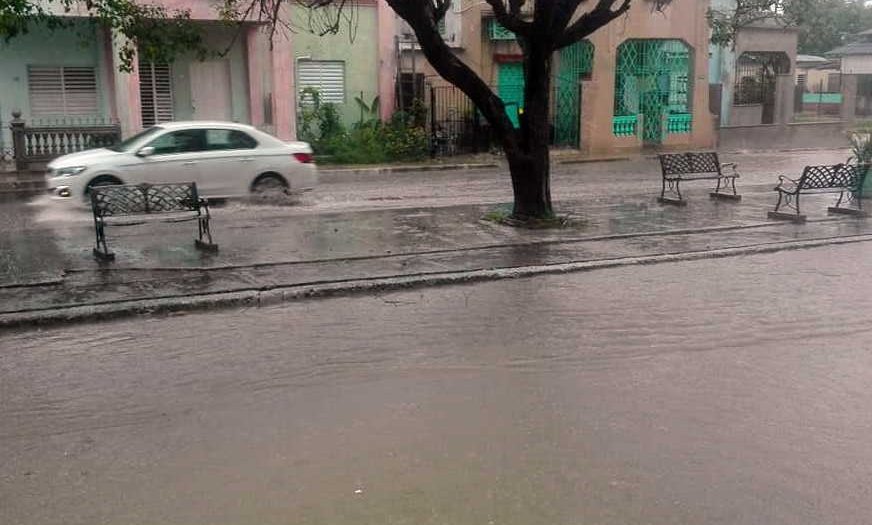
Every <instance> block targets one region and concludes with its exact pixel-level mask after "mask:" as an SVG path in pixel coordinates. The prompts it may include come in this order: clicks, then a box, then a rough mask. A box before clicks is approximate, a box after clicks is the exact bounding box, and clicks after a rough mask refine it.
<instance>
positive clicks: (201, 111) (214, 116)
mask: <svg viewBox="0 0 872 525" xmlns="http://www.w3.org/2000/svg"><path fill="white" fill-rule="evenodd" d="M190 74H191V106H192V108H193V119H194V120H223V121H229V120H230V119H231V116H232V114H233V112H232V111H231V109H232V97H231V89H230V62H229V61H228V60H207V61H205V62H192V63H191V65H190Z"/></svg>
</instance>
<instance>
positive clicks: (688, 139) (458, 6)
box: [391, 0, 714, 152]
mask: <svg viewBox="0 0 872 525" xmlns="http://www.w3.org/2000/svg"><path fill="white" fill-rule="evenodd" d="M532 6H533V2H527V3H525V4H524V7H523V8H522V9H528V10H529V9H531V8H532ZM707 8H708V1H698V0H676V1H674V2H673V3H672V5H671V6H670V8H669V9H667V10H665V12H663V13H662V14H661V13H657V14H656V15H652V12H651V9H652V4H651V3H650V2H634V3H633V4H632V7H631V8H630V10H629V12H628V13H627V16H626V17H622V18H620V19H619V20H617V21H615V22H614V23H612V24H609V25H608V26H606V27H603V28H601V29H600V30H598V31H596V32H595V33H593V34H592V35H590V36H589V37H588V38H587V39H586V40H583V41H581V42H578V43H576V44H574V45H572V46H569V47H567V48H564V49H561V50H560V51H558V52H557V53H555V55H554V57H553V60H554V67H553V71H554V73H553V75H554V76H553V79H552V80H553V86H554V93H553V96H552V117H551V128H552V129H551V141H552V144H553V145H556V146H565V147H573V148H580V149H582V150H583V151H588V152H596V151H614V150H639V149H641V148H642V147H690V148H707V147H711V146H712V145H713V144H714V133H713V124H712V116H711V113H710V112H709V110H708V87H709V83H708V68H707V67H706V66H707V56H708V53H707V52H706V51H707V49H708V24H707V20H706V11H707ZM531 13H532V11H530V12H528V13H527V14H528V15H530V14H531ZM440 30H441V32H442V35H443V38H444V39H445V41H446V43H447V44H448V45H449V46H450V47H451V48H452V50H453V51H454V53H455V54H456V55H457V56H458V57H459V58H460V60H462V61H463V62H464V63H465V64H467V65H468V66H470V67H471V68H472V69H473V70H474V71H475V72H476V73H477V74H478V75H479V76H480V77H481V78H483V79H484V80H485V82H487V83H488V84H490V85H491V86H492V87H493V89H494V91H495V92H496V93H497V95H499V96H500V98H502V100H503V102H504V103H505V106H506V111H507V114H508V117H509V119H510V120H511V121H512V122H513V123H514V124H515V125H519V123H520V119H521V115H522V114H523V111H524V107H523V105H524V75H523V55H522V52H521V48H520V46H519V44H518V42H517V40H516V38H515V34H514V33H512V32H511V31H509V30H507V29H506V28H504V27H502V26H501V25H500V24H499V23H498V22H497V21H496V19H495V17H494V12H493V9H492V8H491V7H490V5H488V4H487V3H486V2H481V1H480V0H454V1H453V2H452V5H451V9H450V10H449V12H448V15H447V17H446V19H445V22H444V24H443V25H442V26H441V27H440ZM391 37H392V38H396V54H397V55H398V59H397V80H398V89H397V97H398V102H397V105H398V107H400V108H401V109H405V110H407V111H413V110H414V107H415V104H416V102H417V103H418V106H421V105H426V106H427V107H428V111H429V115H428V116H429V120H430V123H431V124H432V125H433V127H434V128H435V130H436V134H437V135H439V136H440V140H444V141H445V143H446V147H447V149H448V150H449V151H454V150H455V149H457V148H459V149H465V148H467V147H474V146H476V145H477V144H478V143H479V141H480V139H481V138H482V137H486V135H487V130H486V127H487V123H486V122H485V121H484V119H483V118H482V116H481V115H480V114H479V112H478V111H477V110H476V109H475V107H474V106H472V104H471V103H470V102H469V100H468V99H467V98H466V97H465V96H464V95H463V94H462V93H461V92H459V90H457V89H456V88H454V87H453V86H451V85H449V84H448V83H447V82H446V81H445V80H443V79H442V78H440V77H439V75H438V74H437V73H436V72H435V71H434V70H433V68H432V67H431V66H430V65H429V64H427V61H426V59H425V58H424V56H423V54H422V53H421V50H420V47H419V46H418V44H417V42H416V40H415V36H414V33H413V32H412V30H411V28H410V27H408V25H406V24H405V23H403V22H402V21H398V23H397V30H396V33H395V34H394V35H391Z"/></svg>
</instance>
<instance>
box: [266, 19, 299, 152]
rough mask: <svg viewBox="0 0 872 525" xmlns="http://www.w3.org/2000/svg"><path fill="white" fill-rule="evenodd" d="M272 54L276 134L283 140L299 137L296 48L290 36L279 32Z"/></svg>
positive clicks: (274, 41) (275, 37)
mask: <svg viewBox="0 0 872 525" xmlns="http://www.w3.org/2000/svg"><path fill="white" fill-rule="evenodd" d="M272 44H273V47H272V52H271V53H270V59H271V62H272V93H273V97H272V103H273V124H274V125H275V134H276V136H277V137H278V138H280V139H283V140H295V139H296V137H297V98H296V91H297V82H296V74H297V72H296V67H295V65H296V64H295V63H294V48H293V44H292V42H291V38H290V35H287V34H285V33H284V32H281V31H277V32H276V34H275V36H274V37H273V43H272Z"/></svg>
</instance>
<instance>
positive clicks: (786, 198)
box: [769, 164, 869, 222]
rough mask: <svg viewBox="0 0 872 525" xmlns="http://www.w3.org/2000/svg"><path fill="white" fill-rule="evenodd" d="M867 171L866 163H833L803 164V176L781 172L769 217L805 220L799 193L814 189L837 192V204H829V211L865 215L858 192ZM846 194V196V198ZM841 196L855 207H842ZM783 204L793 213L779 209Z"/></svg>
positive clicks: (807, 192) (796, 220) (816, 190)
mask: <svg viewBox="0 0 872 525" xmlns="http://www.w3.org/2000/svg"><path fill="white" fill-rule="evenodd" d="M867 171H869V165H868V164H860V165H853V164H852V165H848V164H835V165H832V166H806V167H805V169H803V170H802V176H800V177H799V180H793V179H791V178H789V177H785V176H783V175H782V176H780V177H778V186H776V187H775V192H776V193H778V202H777V203H776V204H775V210H774V211H770V212H769V218H770V219H784V220H790V221H794V222H804V221H805V215H802V213H801V212H800V209H799V196H800V195H803V194H815V193H838V194H839V200H838V201H837V202H836V205H835V206H830V207H829V208H828V211H829V213H842V214H847V215H856V216H861V217H865V216H866V212H864V211H863V201H862V199H860V193H861V192H862V190H863V182H864V181H865V180H866V172H867ZM846 196H847V199H845V197H846ZM843 200H847V203H848V204H851V203H854V204H856V206H857V207H856V208H850V207H847V208H846V207H842V201H843ZM782 207H784V208H788V209H791V210H793V213H785V212H783V211H779V210H781V209H782Z"/></svg>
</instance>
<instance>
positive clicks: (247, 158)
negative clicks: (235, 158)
mask: <svg viewBox="0 0 872 525" xmlns="http://www.w3.org/2000/svg"><path fill="white" fill-rule="evenodd" d="M239 160H240V161H241V162H254V159H253V158H250V157H246V158H244V159H239Z"/></svg>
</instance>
